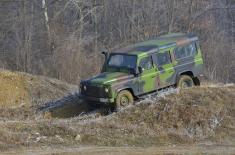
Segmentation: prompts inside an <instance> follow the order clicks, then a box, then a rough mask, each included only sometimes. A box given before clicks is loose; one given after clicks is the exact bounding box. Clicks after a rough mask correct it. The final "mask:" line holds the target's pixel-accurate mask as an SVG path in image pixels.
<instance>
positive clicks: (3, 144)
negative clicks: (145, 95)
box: [0, 85, 235, 150]
mask: <svg viewBox="0 0 235 155" xmlns="http://www.w3.org/2000/svg"><path fill="white" fill-rule="evenodd" d="M0 118H1V119H2V117H0ZM0 135H1V136H0V150H9V149H10V150H11V149H16V148H23V149H25V148H34V147H37V148H38V147H52V148H60V147H80V146H112V147H113V146H121V147H122V146H125V147H127V146H128V147H133V146H140V147H143V146H144V147H146V146H154V147H156V146H172V145H176V146H178V145H186V146H187V145H191V146H192V145H195V146H204V145H205V146H207V145H222V146H225V147H226V146H230V147H234V146H235V86H234V85H229V86H216V85H215V86H213V87H211V86H210V87H207V86H203V87H195V88H192V89H186V90H181V91H180V92H179V93H176V94H171V95H167V96H164V97H162V98H160V99H158V100H157V101H154V102H153V101H149V100H145V101H142V102H139V103H137V105H135V106H132V107H128V108H126V109H124V110H122V111H120V112H118V113H113V114H110V115H107V116H100V115H93V114H91V115H85V116H78V117H74V118H69V119H57V118H51V119H49V120H48V119H44V118H30V119H26V120H23V119H22V120H14V121H13V120H4V121H0Z"/></svg>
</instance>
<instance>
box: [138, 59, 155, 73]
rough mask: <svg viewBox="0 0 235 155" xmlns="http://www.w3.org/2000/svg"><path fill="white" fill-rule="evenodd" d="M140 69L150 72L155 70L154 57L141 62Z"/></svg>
mask: <svg viewBox="0 0 235 155" xmlns="http://www.w3.org/2000/svg"><path fill="white" fill-rule="evenodd" d="M140 67H142V68H143V69H144V70H150V69H152V68H153V61H152V57H151V56H148V57H145V58H143V59H141V60H140Z"/></svg>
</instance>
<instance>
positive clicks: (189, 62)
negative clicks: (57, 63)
mask: <svg viewBox="0 0 235 155" xmlns="http://www.w3.org/2000/svg"><path fill="white" fill-rule="evenodd" d="M192 43H195V44H196V49H197V53H196V54H195V56H191V57H186V58H184V59H179V60H177V59H176V58H175V55H174V49H175V48H176V47H181V46H185V45H189V44H192ZM166 51H167V52H169V54H170V57H171V63H169V64H165V65H163V66H157V63H156V61H155V59H156V54H157V53H164V52H166ZM113 53H123V54H127V55H135V56H136V57H137V62H136V63H137V65H136V66H139V63H140V61H141V59H143V58H146V57H148V56H151V57H152V58H153V68H152V69H150V70H145V71H143V73H142V74H138V75H134V74H130V73H129V72H128V71H126V70H125V69H123V70H120V71H118V72H117V71H115V70H112V69H109V68H107V70H106V71H104V72H103V73H101V74H99V75H97V76H95V77H93V78H90V79H88V80H85V81H82V82H81V92H82V95H83V96H84V98H85V99H88V100H94V101H101V102H108V103H111V102H114V101H115V99H116V97H117V95H118V93H119V92H120V91H121V90H129V91H130V92H131V93H132V94H133V96H135V97H139V96H141V95H143V94H147V93H150V92H153V91H156V90H158V89H160V88H164V87H167V86H170V85H174V84H176V83H177V80H178V78H179V76H180V75H181V74H185V73H187V74H188V73H190V74H192V75H193V77H198V76H199V74H201V72H202V69H203V59H202V54H201V50H200V47H199V43H198V38H197V37H196V36H195V35H193V34H183V33H173V34H169V35H165V36H162V37H159V38H157V39H155V40H149V41H145V42H141V43H138V44H135V45H132V46H128V47H126V48H123V49H120V50H116V51H114V52H113ZM136 70H137V68H136ZM84 86H93V87H92V88H95V87H102V90H101V91H105V88H106V89H108V92H104V94H106V95H103V96H99V95H97V94H99V93H98V92H94V93H93V94H89V95H86V93H85V91H84V90H83V89H84ZM86 91H89V90H86Z"/></svg>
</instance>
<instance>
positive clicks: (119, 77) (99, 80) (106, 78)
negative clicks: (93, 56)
mask: <svg viewBox="0 0 235 155" xmlns="http://www.w3.org/2000/svg"><path fill="white" fill-rule="evenodd" d="M133 77H134V75H131V74H127V73H123V72H104V73H101V74H99V75H97V76H95V77H93V78H90V79H88V80H86V81H84V82H85V83H90V84H104V85H106V84H107V85H111V84H113V83H117V82H119V81H125V80H128V79H130V78H133Z"/></svg>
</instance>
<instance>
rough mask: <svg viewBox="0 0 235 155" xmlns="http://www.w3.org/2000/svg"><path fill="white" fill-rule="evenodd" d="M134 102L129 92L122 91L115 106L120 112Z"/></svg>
mask: <svg viewBox="0 0 235 155" xmlns="http://www.w3.org/2000/svg"><path fill="white" fill-rule="evenodd" d="M133 102H134V98H133V95H132V94H131V92H129V91H128V90H122V91H120V92H119V93H118V95H117V98H116V101H115V104H116V110H120V109H122V108H124V107H126V106H128V105H132V104H133Z"/></svg>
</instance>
